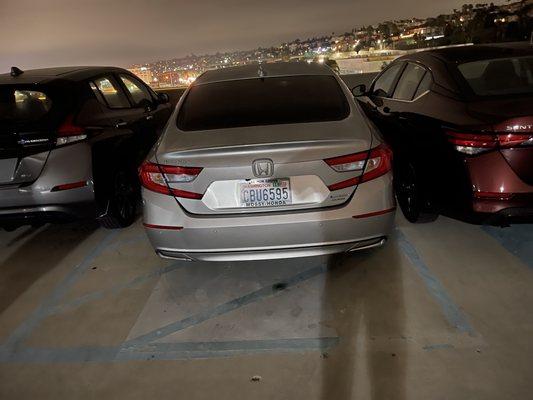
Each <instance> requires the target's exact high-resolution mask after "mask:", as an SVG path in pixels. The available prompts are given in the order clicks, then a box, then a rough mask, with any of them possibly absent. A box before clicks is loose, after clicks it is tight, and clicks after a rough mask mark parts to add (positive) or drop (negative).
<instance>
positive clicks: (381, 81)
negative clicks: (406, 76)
mask: <svg viewBox="0 0 533 400" xmlns="http://www.w3.org/2000/svg"><path fill="white" fill-rule="evenodd" d="M402 67H403V64H401V63H397V64H394V65H392V66H390V67H389V68H388V69H387V70H385V72H383V74H382V75H381V76H380V77H379V78H378V79H377V80H376V82H375V83H374V88H373V89H372V93H373V94H374V95H375V96H381V97H386V96H388V95H390V93H391V92H392V85H394V81H395V79H396V76H397V75H398V72H400V69H401V68H402Z"/></svg>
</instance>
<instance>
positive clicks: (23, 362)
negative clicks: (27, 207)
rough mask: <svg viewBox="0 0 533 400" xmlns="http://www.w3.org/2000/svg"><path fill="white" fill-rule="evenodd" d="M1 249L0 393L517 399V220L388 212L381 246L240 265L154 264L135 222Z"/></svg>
mask: <svg viewBox="0 0 533 400" xmlns="http://www.w3.org/2000/svg"><path fill="white" fill-rule="evenodd" d="M429 238H431V240H429ZM0 246H1V251H0V265H1V267H0V288H1V291H0V311H1V314H0V342H1V343H2V345H1V347H0V375H1V381H2V386H1V387H0V397H6V398H7V397H9V398H51V399H57V398H95V397H105V398H129V399H131V398H156V397H157V398H176V397H177V398H180V397H182V396H181V395H182V394H184V393H187V395H186V396H183V397H186V398H188V399H207V398H215V397H216V398H220V399H233V398H237V397H238V398H287V399H288V398H308V399H346V398H350V396H356V397H355V398H379V399H384V398H398V399H402V398H406V399H427V398H458V397H461V398H485V399H486V398H494V399H505V398H509V399H511V398H519V397H521V398H527V397H528V396H529V387H530V382H529V380H530V376H531V374H532V373H533V364H532V363H531V357H532V356H533V348H532V347H531V335H532V334H533V314H532V313H531V311H530V310H531V307H532V306H533V292H532V291H531V287H532V283H533V276H532V268H533V262H532V260H533V257H532V254H531V249H532V248H533V226H531V225H517V226H513V227H510V228H504V229H502V228H495V227H480V226H475V225H467V224H464V223H462V222H458V221H455V220H452V219H448V218H444V217H441V218H439V219H438V220H437V221H436V222H434V223H431V224H420V225H412V224H408V223H407V222H405V221H404V220H403V219H402V217H401V216H400V215H398V216H397V227H396V229H395V231H394V234H393V236H392V238H391V240H390V241H389V242H388V243H387V244H386V245H385V246H384V247H383V248H381V249H377V250H368V251H363V252H360V253H355V254H353V255H350V256H335V257H309V258H303V259H292V260H275V261H255V262H238V263H204V262H183V261H178V262H175V261H169V260H162V259H160V258H158V257H157V256H155V254H154V253H153V250H152V248H151V246H150V244H149V243H148V241H147V239H146V237H145V234H144V232H143V230H142V226H141V223H140V221H137V223H135V224H134V225H133V226H132V227H130V228H128V229H125V230H121V231H106V230H102V229H100V228H97V227H96V226H95V225H91V224H88V225H85V226H83V227H80V225H79V224H73V225H46V226H43V227H41V228H38V229H34V228H29V227H25V228H20V229H18V230H16V231H14V232H10V233H8V232H0Z"/></svg>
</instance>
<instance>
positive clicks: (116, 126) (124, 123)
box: [115, 121, 128, 128]
mask: <svg viewBox="0 0 533 400" xmlns="http://www.w3.org/2000/svg"><path fill="white" fill-rule="evenodd" d="M126 125H128V123H127V122H126V121H118V122H117V123H116V124H115V128H122V127H124V126H126Z"/></svg>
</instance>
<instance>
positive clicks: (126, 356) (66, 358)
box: [0, 337, 339, 364]
mask: <svg viewBox="0 0 533 400" xmlns="http://www.w3.org/2000/svg"><path fill="white" fill-rule="evenodd" d="M338 342H339V338H338V337H321V338H296V339H273V340H271V339H266V340H239V341H225V342H181V343H154V344H150V345H148V346H146V347H144V348H127V349H126V348H124V347H76V348H22V349H18V350H17V351H16V352H11V353H8V352H0V362H1V363H3V364H9V363H36V364H56V363H86V362H115V361H136V360H141V361H147V360H155V361H157V360H188V359H197V358H218V357H231V356H236V355H250V354H258V353H280V352H306V351H324V350H328V349H330V348H332V347H334V346H336V345H337V344H338Z"/></svg>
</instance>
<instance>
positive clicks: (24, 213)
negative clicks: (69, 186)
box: [0, 203, 96, 228]
mask: <svg viewBox="0 0 533 400" xmlns="http://www.w3.org/2000/svg"><path fill="white" fill-rule="evenodd" d="M95 215H96V208H95V204H94V203H73V204H68V205H45V206H37V207H35V206H32V207H16V208H5V209H0V227H3V228H15V227H18V226H21V225H34V224H43V223H48V222H68V221H72V220H76V219H83V218H94V217H95Z"/></svg>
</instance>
